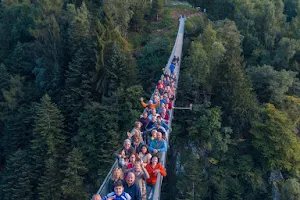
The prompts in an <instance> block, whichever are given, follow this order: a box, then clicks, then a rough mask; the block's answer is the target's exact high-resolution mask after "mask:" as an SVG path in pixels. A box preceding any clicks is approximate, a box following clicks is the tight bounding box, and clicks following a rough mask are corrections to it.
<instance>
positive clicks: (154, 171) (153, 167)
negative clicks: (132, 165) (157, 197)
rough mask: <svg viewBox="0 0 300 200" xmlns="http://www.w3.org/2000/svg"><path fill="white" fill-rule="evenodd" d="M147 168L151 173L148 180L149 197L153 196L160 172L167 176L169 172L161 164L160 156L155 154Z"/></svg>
mask: <svg viewBox="0 0 300 200" xmlns="http://www.w3.org/2000/svg"><path fill="white" fill-rule="evenodd" d="M146 170H147V172H148V173H149V176H150V178H148V179H147V180H146V182H147V198H148V199H150V198H152V195H153V188H154V186H155V184H156V180H157V176H158V174H161V175H162V176H166V175H167V172H166V170H165V168H164V167H163V166H162V165H161V164H159V158H158V156H156V155H154V156H152V158H151V162H150V163H149V164H147V165H146Z"/></svg>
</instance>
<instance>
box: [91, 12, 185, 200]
mask: <svg viewBox="0 0 300 200" xmlns="http://www.w3.org/2000/svg"><path fill="white" fill-rule="evenodd" d="M185 19H186V18H182V17H180V20H181V21H180V24H179V28H178V33H177V37H176V40H175V44H174V46H173V50H172V53H171V55H170V58H169V60H168V63H167V64H166V67H165V69H164V73H165V72H168V71H169V66H170V64H171V62H172V60H173V58H174V55H175V53H176V50H177V43H178V39H179V33H180V32H183V30H181V29H183V27H184V20H185ZM182 37H183V33H182ZM181 39H183V38H181ZM179 49H180V50H179V52H178V53H179V54H177V56H179V59H180V60H179V62H178V67H176V71H177V72H179V66H180V61H181V51H182V44H181V46H180V48H179ZM176 75H177V76H176V81H175V87H176V88H177V85H178V78H179V73H177V74H176ZM163 76H164V75H162V77H163ZM176 92H177V90H176ZM176 92H175V94H176ZM154 93H155V91H154ZM154 93H153V94H154ZM153 94H152V96H153ZM175 100H176V95H174V100H173V102H172V103H173V106H174V103H175ZM173 110H174V109H171V113H170V117H169V124H168V126H169V130H170V128H171V125H172V119H173ZM169 130H168V131H167V138H169V133H170V131H169ZM166 155H167V154H166V152H163V153H162V159H161V164H162V165H163V166H164V167H165V163H166V162H165V161H166ZM116 167H118V160H117V159H116V160H115V162H114V164H113V165H112V167H111V169H110V171H109V172H108V174H107V176H106V177H105V179H104V181H103V182H102V184H101V186H100V188H99V189H98V191H97V194H100V196H102V197H103V196H105V195H106V194H108V193H109V191H108V182H109V180H110V178H111V175H112V172H113V170H114V169H115V168H116ZM161 184H162V177H161V176H158V178H157V182H156V185H155V187H154V192H153V196H152V199H153V200H157V199H159V198H160V191H161Z"/></svg>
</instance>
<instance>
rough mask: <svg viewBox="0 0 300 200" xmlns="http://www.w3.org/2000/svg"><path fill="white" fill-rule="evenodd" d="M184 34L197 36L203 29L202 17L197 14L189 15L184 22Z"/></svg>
mask: <svg viewBox="0 0 300 200" xmlns="http://www.w3.org/2000/svg"><path fill="white" fill-rule="evenodd" d="M184 29H185V35H186V36H188V37H197V36H199V34H200V33H202V32H203V31H204V19H203V18H200V17H198V16H195V17H191V18H190V19H189V20H187V21H186V22H185V28H184Z"/></svg>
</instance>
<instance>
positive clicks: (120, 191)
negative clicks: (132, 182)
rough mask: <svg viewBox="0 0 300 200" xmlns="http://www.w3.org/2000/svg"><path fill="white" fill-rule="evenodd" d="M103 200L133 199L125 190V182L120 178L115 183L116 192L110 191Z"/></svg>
mask: <svg viewBox="0 0 300 200" xmlns="http://www.w3.org/2000/svg"><path fill="white" fill-rule="evenodd" d="M102 200H132V198H131V196H130V195H129V194H128V193H126V192H124V187H123V182H122V181H121V180H119V181H117V182H116V183H115V187H114V192H111V193H109V194H108V195H106V196H105V197H103V199H102Z"/></svg>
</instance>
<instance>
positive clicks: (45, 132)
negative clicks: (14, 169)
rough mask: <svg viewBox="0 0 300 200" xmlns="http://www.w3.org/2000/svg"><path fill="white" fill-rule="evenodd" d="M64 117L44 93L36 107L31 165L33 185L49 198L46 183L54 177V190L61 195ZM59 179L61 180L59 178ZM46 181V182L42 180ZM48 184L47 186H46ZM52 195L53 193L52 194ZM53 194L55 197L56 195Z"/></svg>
mask: <svg viewBox="0 0 300 200" xmlns="http://www.w3.org/2000/svg"><path fill="white" fill-rule="evenodd" d="M63 123H64V117H63V116H62V114H61V112H60V110H59V109H58V108H57V107H56V105H55V104H53V103H52V102H51V99H50V97H49V96H48V95H47V94H46V95H45V96H44V97H43V98H42V99H41V103H39V104H38V105H37V106H36V116H35V120H34V130H33V139H32V141H31V153H30V155H31V162H32V163H31V168H32V174H33V175H32V182H33V184H34V187H36V186H37V184H39V193H40V194H42V196H43V197H45V198H46V197H47V198H48V197H49V195H50V194H48V192H47V191H46V190H47V185H45V184H50V182H49V183H46V182H47V181H50V179H53V183H55V184H56V185H53V188H52V189H53V191H56V192H57V194H53V195H54V196H56V195H58V196H59V195H60V194H59V193H60V187H59V184H60V181H61V180H62V175H61V172H60V168H61V167H62V166H63V164H64V155H65V153H66V143H65V136H64V134H63V127H64V124H63ZM59 180H60V181H59ZM45 181H46V182H45ZM48 186H49V185H48ZM51 195H52V194H51ZM58 196H56V197H58Z"/></svg>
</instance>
